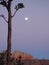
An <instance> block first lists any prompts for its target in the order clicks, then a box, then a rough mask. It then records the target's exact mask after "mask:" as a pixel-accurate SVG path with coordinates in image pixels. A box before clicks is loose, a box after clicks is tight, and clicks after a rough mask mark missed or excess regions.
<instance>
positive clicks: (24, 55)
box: [12, 50, 33, 60]
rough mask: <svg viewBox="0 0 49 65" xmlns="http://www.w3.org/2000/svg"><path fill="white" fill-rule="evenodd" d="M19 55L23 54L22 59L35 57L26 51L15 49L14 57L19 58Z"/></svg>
mask: <svg viewBox="0 0 49 65" xmlns="http://www.w3.org/2000/svg"><path fill="white" fill-rule="evenodd" d="M19 56H21V58H22V60H32V59H33V56H32V55H30V54H27V53H24V52H20V51H17V50H15V51H14V52H13V53H12V58H14V59H18V58H19Z"/></svg>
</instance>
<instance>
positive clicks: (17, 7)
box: [0, 0, 24, 65]
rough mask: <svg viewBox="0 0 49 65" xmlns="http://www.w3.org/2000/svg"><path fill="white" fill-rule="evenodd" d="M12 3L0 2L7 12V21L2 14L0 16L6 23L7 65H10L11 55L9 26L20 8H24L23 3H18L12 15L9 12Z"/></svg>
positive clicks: (5, 0) (6, 0) (10, 29)
mask: <svg viewBox="0 0 49 65" xmlns="http://www.w3.org/2000/svg"><path fill="white" fill-rule="evenodd" d="M12 1H13V0H0V5H2V6H4V7H6V9H7V11H8V20H6V18H5V17H4V15H3V14H1V15H0V17H2V18H3V19H4V20H5V21H6V22H7V23H8V37H7V65H11V63H10V55H11V34H12V28H11V24H12V18H13V17H14V15H15V14H16V12H17V11H18V10H19V9H20V8H24V5H23V3H18V5H16V6H15V9H16V11H15V12H14V14H13V15H12V12H11V3H12Z"/></svg>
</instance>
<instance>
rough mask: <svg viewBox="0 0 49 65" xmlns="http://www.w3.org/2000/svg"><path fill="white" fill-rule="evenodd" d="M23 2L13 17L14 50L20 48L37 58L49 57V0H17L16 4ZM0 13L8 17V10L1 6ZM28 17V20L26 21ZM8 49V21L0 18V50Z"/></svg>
mask: <svg viewBox="0 0 49 65" xmlns="http://www.w3.org/2000/svg"><path fill="white" fill-rule="evenodd" d="M19 2H23V3H24V5H25V8H24V9H21V10H19V11H18V12H17V13H16V15H15V16H14V18H13V19H12V51H14V50H15V49H18V50H20V51H23V52H27V53H29V54H32V55H33V56H34V57H36V58H41V59H42V58H46V59H49V0H15V1H13V3H12V12H13V13H14V11H15V9H14V5H16V4H18V3H19ZM0 14H4V15H5V17H6V19H7V17H8V16H7V10H6V9H5V8H3V7H2V6H0ZM25 17H28V18H29V19H28V21H25ZM5 49H7V23H6V22H5V21H4V20H3V19H2V18H0V51H2V50H5Z"/></svg>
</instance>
